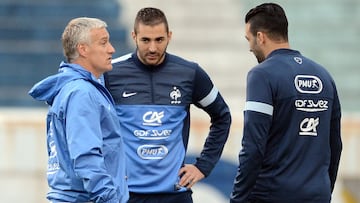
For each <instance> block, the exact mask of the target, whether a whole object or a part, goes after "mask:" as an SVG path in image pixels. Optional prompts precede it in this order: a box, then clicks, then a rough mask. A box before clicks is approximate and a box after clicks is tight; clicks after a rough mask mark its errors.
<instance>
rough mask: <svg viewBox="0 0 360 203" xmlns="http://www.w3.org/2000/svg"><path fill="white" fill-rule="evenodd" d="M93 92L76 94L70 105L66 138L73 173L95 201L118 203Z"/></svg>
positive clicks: (97, 105)
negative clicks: (106, 160)
mask: <svg viewBox="0 0 360 203" xmlns="http://www.w3.org/2000/svg"><path fill="white" fill-rule="evenodd" d="M93 94H96V93H94V92H90V91H89V92H87V91H77V92H75V93H73V94H72V96H71V98H70V99H69V101H68V105H67V112H66V113H67V115H66V135H67V143H68V150H69V154H70V158H71V160H72V163H73V170H74V172H75V175H76V176H77V178H80V179H81V180H82V181H83V186H84V189H85V190H86V191H87V192H88V193H89V194H90V196H91V199H92V200H93V201H96V202H97V201H101V202H107V201H110V200H112V201H114V202H115V201H117V202H118V201H119V200H118V198H117V193H116V187H115V185H114V183H113V180H112V177H111V175H110V174H109V173H108V171H107V168H106V166H105V164H104V157H103V156H104V154H103V153H104V152H103V137H102V131H101V125H100V123H101V115H100V114H101V112H100V110H99V103H98V101H96V100H95V99H94V98H93V96H92V95H93Z"/></svg>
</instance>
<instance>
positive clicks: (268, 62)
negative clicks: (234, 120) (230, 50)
mask: <svg viewBox="0 0 360 203" xmlns="http://www.w3.org/2000/svg"><path fill="white" fill-rule="evenodd" d="M245 23H246V39H247V40H248V42H249V45H250V51H251V52H253V54H254V55H255V56H256V58H257V60H258V62H259V64H258V65H257V66H255V67H254V68H253V69H252V70H250V71H249V73H248V76H247V90H246V95H247V96H246V105H245V110H244V129H243V138H242V149H241V151H240V153H239V167H238V171H237V175H236V178H235V181H234V187H233V191H232V193H231V200H230V202H231V203H240V202H242V203H249V202H250V203H257V202H260V203H262V202H267V203H289V202H291V203H297V202H298V203H325V202H330V200H331V194H332V191H333V189H334V184H335V180H336V176H337V171H338V167H339V160H340V154H341V150H342V141H341V136H340V117H341V111H340V102H339V98H338V94H337V90H336V86H335V83H334V81H333V79H332V77H331V76H330V74H329V73H328V72H327V71H326V70H325V68H323V67H322V66H321V65H319V64H317V63H315V62H314V61H312V60H310V59H308V58H306V57H304V56H303V55H301V54H300V52H298V51H296V50H292V49H290V46H289V43H288V21H287V18H286V15H285V12H284V10H283V9H282V8H281V7H280V6H279V5H277V4H274V3H265V4H261V5H259V6H257V7H255V8H253V9H251V10H250V11H249V12H248V13H247V14H246V17H245Z"/></svg>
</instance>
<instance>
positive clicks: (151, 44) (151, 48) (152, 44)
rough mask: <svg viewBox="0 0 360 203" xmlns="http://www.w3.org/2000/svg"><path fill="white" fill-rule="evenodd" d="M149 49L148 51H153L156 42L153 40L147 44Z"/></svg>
mask: <svg viewBox="0 0 360 203" xmlns="http://www.w3.org/2000/svg"><path fill="white" fill-rule="evenodd" d="M149 51H150V52H155V51H156V44H155V42H151V43H150V45H149Z"/></svg>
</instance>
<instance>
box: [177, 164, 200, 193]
mask: <svg viewBox="0 0 360 203" xmlns="http://www.w3.org/2000/svg"><path fill="white" fill-rule="evenodd" d="M179 176H180V177H181V178H180V181H179V185H181V186H183V187H187V188H191V187H192V186H193V185H194V184H195V183H197V182H198V181H199V180H201V179H203V178H204V177H205V176H204V174H202V173H201V171H200V170H199V169H198V168H197V167H196V166H194V165H192V164H185V165H184V166H183V167H182V168H181V169H180V171H179Z"/></svg>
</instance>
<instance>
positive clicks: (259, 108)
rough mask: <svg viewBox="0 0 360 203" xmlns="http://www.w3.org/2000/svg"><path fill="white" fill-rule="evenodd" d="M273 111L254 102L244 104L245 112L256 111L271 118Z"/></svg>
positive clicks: (268, 106) (271, 108)
mask: <svg viewBox="0 0 360 203" xmlns="http://www.w3.org/2000/svg"><path fill="white" fill-rule="evenodd" d="M273 110H274V107H273V106H271V105H269V104H265V103H261V102H254V101H247V102H246V103H245V111H256V112H260V113H264V114H268V115H270V116H272V115H273Z"/></svg>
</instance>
